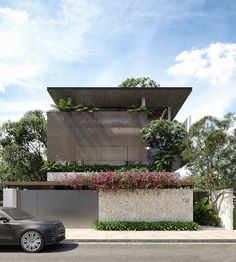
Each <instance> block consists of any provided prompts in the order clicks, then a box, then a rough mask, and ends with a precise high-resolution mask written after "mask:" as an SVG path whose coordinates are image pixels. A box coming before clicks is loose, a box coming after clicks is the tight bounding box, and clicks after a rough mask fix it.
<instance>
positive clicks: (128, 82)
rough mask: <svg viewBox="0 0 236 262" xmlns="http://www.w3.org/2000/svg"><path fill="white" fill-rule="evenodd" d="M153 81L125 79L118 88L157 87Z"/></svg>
mask: <svg viewBox="0 0 236 262" xmlns="http://www.w3.org/2000/svg"><path fill="white" fill-rule="evenodd" d="M159 86H160V84H158V83H157V82H156V81H155V80H152V79H150V78H149V77H138V78H127V79H126V80H125V81H124V82H122V83H121V84H120V85H119V87H121V88H126V87H154V88H155V87H159Z"/></svg>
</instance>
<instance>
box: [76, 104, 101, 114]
mask: <svg viewBox="0 0 236 262" xmlns="http://www.w3.org/2000/svg"><path fill="white" fill-rule="evenodd" d="M74 110H75V111H76V112H88V113H93V112H97V111H100V109H99V108H97V107H91V106H84V105H78V106H74Z"/></svg>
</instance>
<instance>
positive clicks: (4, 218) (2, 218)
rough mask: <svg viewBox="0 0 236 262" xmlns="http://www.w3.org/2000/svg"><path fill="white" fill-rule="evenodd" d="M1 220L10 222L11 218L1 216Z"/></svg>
mask: <svg viewBox="0 0 236 262" xmlns="http://www.w3.org/2000/svg"><path fill="white" fill-rule="evenodd" d="M0 221H3V223H6V222H9V219H8V218H7V217H0Z"/></svg>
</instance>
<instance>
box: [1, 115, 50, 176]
mask: <svg viewBox="0 0 236 262" xmlns="http://www.w3.org/2000/svg"><path fill="white" fill-rule="evenodd" d="M46 143H47V122H46V119H45V117H44V115H43V112H42V111H39V110H35V111H29V112H27V113H26V114H25V115H24V116H23V117H22V118H21V119H20V120H19V121H18V122H12V121H8V122H6V123H4V124H2V126H1V127H0V166H1V168H0V177H1V180H5V179H8V180H15V181H17V180H18V181H22V180H45V179H46V174H45V172H43V171H41V167H42V165H43V162H44V160H45V153H46V152H45V151H46Z"/></svg>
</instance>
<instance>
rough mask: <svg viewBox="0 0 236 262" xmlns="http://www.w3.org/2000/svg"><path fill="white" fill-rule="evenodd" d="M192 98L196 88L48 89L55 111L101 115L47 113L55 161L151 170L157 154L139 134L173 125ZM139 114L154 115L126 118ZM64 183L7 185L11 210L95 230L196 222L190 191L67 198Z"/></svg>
mask: <svg viewBox="0 0 236 262" xmlns="http://www.w3.org/2000/svg"><path fill="white" fill-rule="evenodd" d="M191 91H192V88H190V87H178V88H167V87H165V88H161V87H159V88H89V87H86V88H85V87H82V88H71V87H67V88H66V87H63V88H62V87H49V88H48V92H49V94H50V95H51V97H52V99H53V101H54V102H55V103H56V104H57V103H58V101H59V99H63V100H65V101H68V102H69V103H71V104H73V105H86V106H88V107H96V108H99V111H97V112H92V113H89V112H61V111H60V112H48V113H47V117H48V160H52V161H67V162H78V163H80V164H81V165H85V164H86V165H94V164H108V165H124V164H127V163H130V164H134V163H140V164H143V163H147V162H149V161H150V156H149V155H150V154H148V150H147V147H146V145H145V144H144V143H143V141H142V139H141V132H140V129H141V128H143V127H145V126H146V125H147V123H148V122H149V121H151V120H154V119H169V120H173V119H174V118H175V116H176V114H177V113H178V111H179V110H180V108H181V107H182V105H183V104H184V102H185V101H186V99H187V97H188V96H189V94H190V93H191ZM140 106H142V107H143V108H148V109H149V110H151V111H152V114H148V113H147V112H127V111H128V110H129V109H131V108H133V107H136V108H139V107H140ZM62 175H63V176H64V175H65V173H62ZM75 175H81V174H75ZM58 178H59V177H58V173H55V174H54V175H52V176H51V177H50V179H49V177H48V181H46V182H42V181H41V182H40V181H39V182H9V183H6V186H7V187H8V188H6V189H4V196H5V197H4V205H6V206H13V207H19V208H22V209H23V210H25V211H28V212H29V213H32V214H33V215H35V216H39V217H45V218H59V219H61V220H62V221H63V222H64V224H65V225H66V226H67V227H91V226H92V225H93V224H94V223H95V222H96V221H97V220H104V219H105V220H106V219H109V220H116V219H123V220H127V219H130V220H131V221H135V220H144V221H155V220H160V219H161V220H165V219H166V220H179V221H186V220H187V221H192V217H193V210H192V209H193V189H192V186H191V185H186V187H185V188H184V189H163V190H162V191H161V192H157V191H152V190H151V191H150V193H149V194H146V192H143V191H142V190H141V191H140V192H139V193H138V194H137V195H136V193H135V192H134V194H132V193H129V194H126V193H125V194H123V193H122V192H123V191H122V190H121V191H120V193H117V194H115V195H114V194H112V193H111V195H107V194H104V193H102V192H99V194H94V192H92V190H83V191H80V190H68V188H66V186H67V184H63V181H59V182H58V181H57V180H59V179H58ZM11 187H14V188H11ZM16 187H17V188H18V189H15V188H16ZM22 189H26V190H22ZM52 189H53V190H52ZM55 189H57V190H55ZM135 212H136V213H135Z"/></svg>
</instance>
